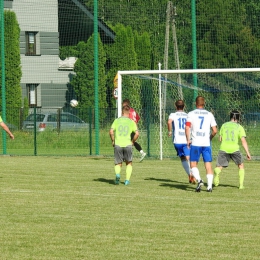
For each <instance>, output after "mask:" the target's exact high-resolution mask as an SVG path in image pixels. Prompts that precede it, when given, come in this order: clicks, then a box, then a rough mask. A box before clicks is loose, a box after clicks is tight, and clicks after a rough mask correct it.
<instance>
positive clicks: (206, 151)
mask: <svg viewBox="0 0 260 260" xmlns="http://www.w3.org/2000/svg"><path fill="white" fill-rule="evenodd" d="M200 155H202V158H203V161H204V162H212V151H211V146H205V147H201V146H193V145H191V146H190V161H191V162H199V160H200Z"/></svg>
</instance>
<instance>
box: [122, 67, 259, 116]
mask: <svg viewBox="0 0 260 260" xmlns="http://www.w3.org/2000/svg"><path fill="white" fill-rule="evenodd" d="M232 72H260V68H229V69H223V68H222V69H186V70H122V71H120V70H119V71H118V72H117V75H118V82H117V84H118V89H117V91H118V93H117V94H118V107H117V108H118V117H119V116H121V111H122V75H147V74H158V75H160V74H200V73H232Z"/></svg>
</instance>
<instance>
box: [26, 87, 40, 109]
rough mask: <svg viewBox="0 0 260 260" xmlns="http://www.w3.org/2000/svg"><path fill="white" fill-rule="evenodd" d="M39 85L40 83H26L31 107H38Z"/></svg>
mask: <svg viewBox="0 0 260 260" xmlns="http://www.w3.org/2000/svg"><path fill="white" fill-rule="evenodd" d="M37 86H38V84H26V88H27V95H28V100H29V107H37Z"/></svg>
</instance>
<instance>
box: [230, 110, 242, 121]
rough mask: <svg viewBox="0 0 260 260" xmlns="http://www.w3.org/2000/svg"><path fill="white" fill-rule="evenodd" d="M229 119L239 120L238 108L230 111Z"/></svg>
mask: <svg viewBox="0 0 260 260" xmlns="http://www.w3.org/2000/svg"><path fill="white" fill-rule="evenodd" d="M230 119H233V120H236V121H239V120H240V112H239V111H238V110H232V111H231V112H230Z"/></svg>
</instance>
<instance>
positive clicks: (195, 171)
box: [191, 167, 201, 182]
mask: <svg viewBox="0 0 260 260" xmlns="http://www.w3.org/2000/svg"><path fill="white" fill-rule="evenodd" d="M191 173H192V175H193V177H194V178H195V179H196V180H197V181H198V182H200V181H201V178H200V172H199V169H198V168H197V167H193V168H192V169H191Z"/></svg>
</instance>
